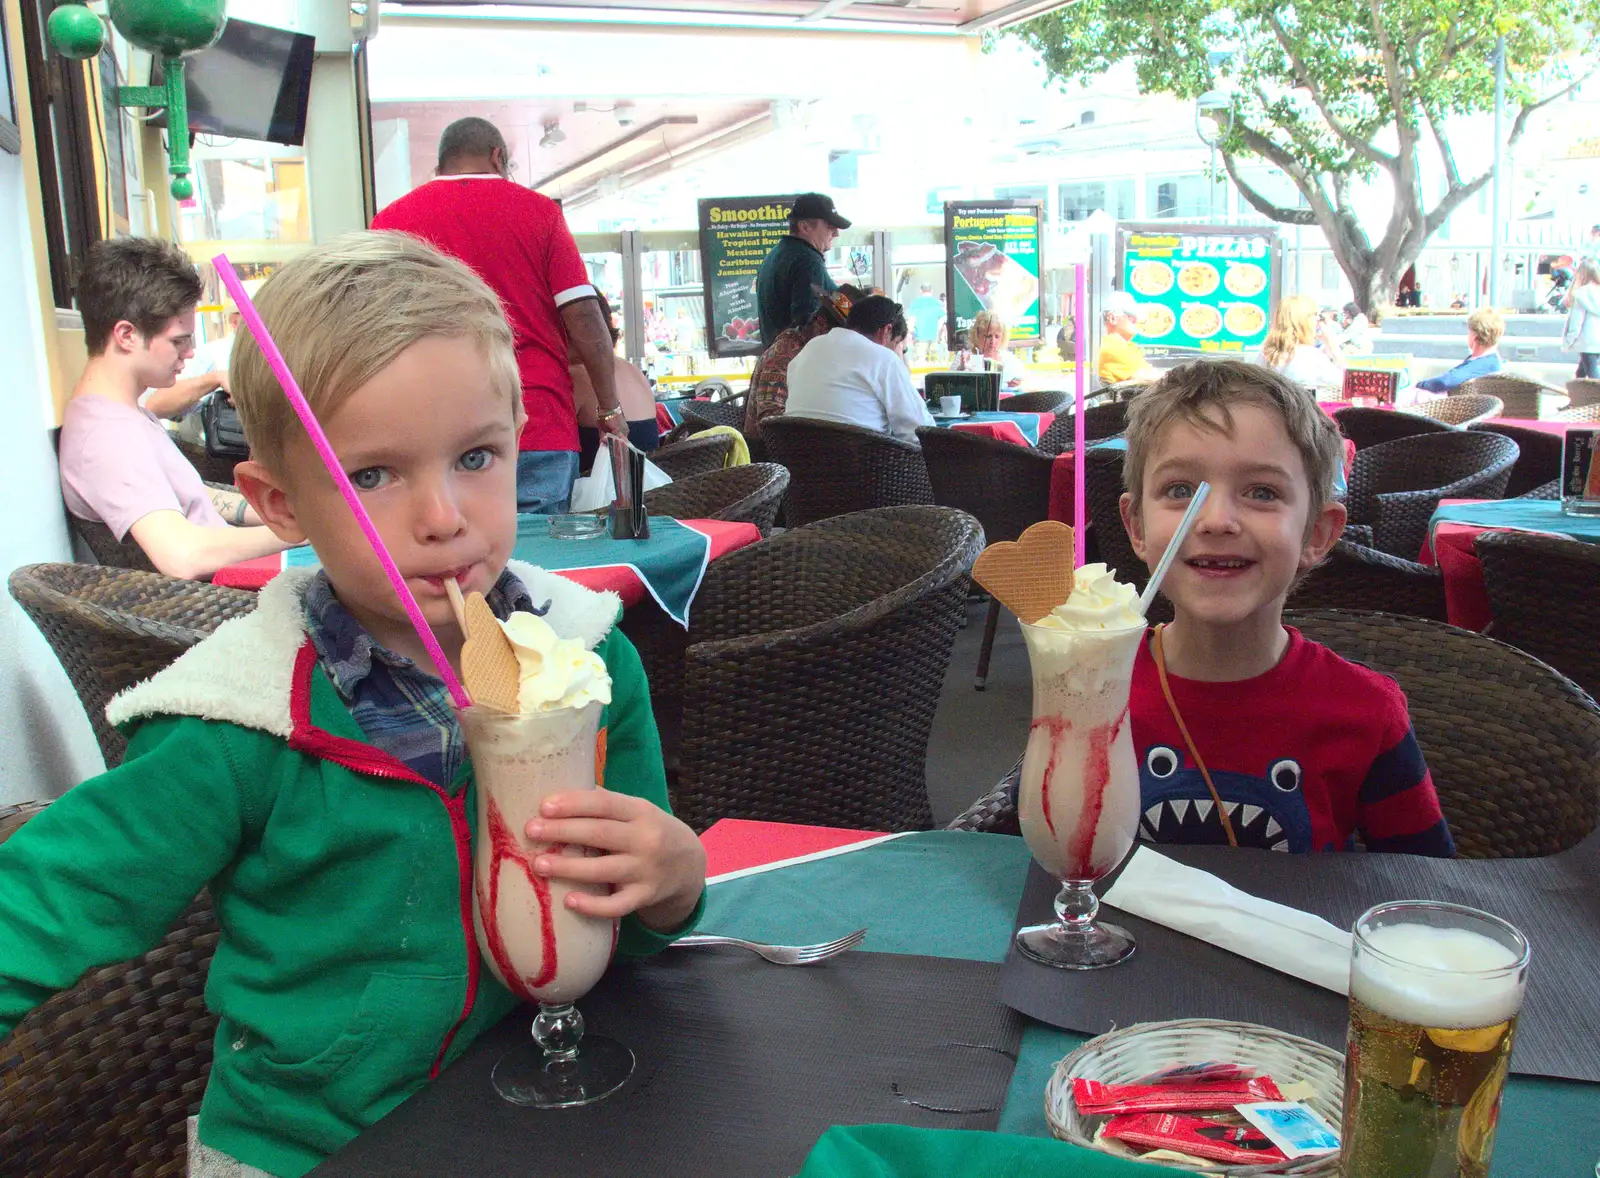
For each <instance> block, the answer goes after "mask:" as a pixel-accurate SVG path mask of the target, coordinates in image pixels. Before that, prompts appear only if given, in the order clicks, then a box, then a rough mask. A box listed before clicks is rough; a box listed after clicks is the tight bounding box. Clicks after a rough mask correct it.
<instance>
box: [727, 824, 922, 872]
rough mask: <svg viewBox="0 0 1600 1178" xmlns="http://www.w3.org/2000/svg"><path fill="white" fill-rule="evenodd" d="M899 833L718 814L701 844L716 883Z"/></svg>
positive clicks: (862, 846) (822, 855)
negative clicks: (753, 819) (755, 819)
mask: <svg viewBox="0 0 1600 1178" xmlns="http://www.w3.org/2000/svg"><path fill="white" fill-rule="evenodd" d="M898 837H899V836H898V835H893V834H884V833H881V832H879V831H872V830H846V829H843V828H841V827H834V826H801V825H798V824H795V823H791V822H754V821H751V820H749V819H746V818H723V819H720V820H719V821H717V822H716V823H714V824H713V825H712V826H711V828H710V829H708V830H707V831H706V832H705V833H704V834H702V835H701V836H700V844H701V846H703V847H704V848H705V851H706V880H707V882H708V883H717V882H718V881H719V880H722V879H735V878H738V877H739V876H741V875H751V874H754V873H755V872H757V871H760V870H763V869H770V868H772V867H776V866H780V865H788V864H790V863H805V862H809V861H810V860H812V859H822V858H826V857H827V856H830V855H839V854H843V853H845V852H847V851H855V850H861V849H863V848H865V847H870V846H875V845H876V844H878V843H881V842H885V841H887V840H888V839H892V838H898Z"/></svg>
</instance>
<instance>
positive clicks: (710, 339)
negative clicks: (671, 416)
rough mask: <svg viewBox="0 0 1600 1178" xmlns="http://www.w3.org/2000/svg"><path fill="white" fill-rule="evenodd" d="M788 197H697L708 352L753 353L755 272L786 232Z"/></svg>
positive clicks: (756, 341)
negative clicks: (698, 200) (705, 198)
mask: <svg viewBox="0 0 1600 1178" xmlns="http://www.w3.org/2000/svg"><path fill="white" fill-rule="evenodd" d="M793 207H794V197H793V196H792V195H791V196H726V197H712V198H710V199H708V200H702V201H701V202H700V272H701V274H702V275H703V276H704V279H705V299H706V348H707V350H708V351H709V352H710V353H711V355H713V356H759V355H761V353H762V352H763V351H764V350H765V349H763V348H762V346H761V321H760V315H759V314H758V311H757V308H756V271H758V270H760V269H761V263H762V262H763V261H765V260H766V257H767V255H768V254H769V253H771V252H772V247H773V246H775V245H777V244H778V241H779V239H780V238H782V237H783V236H784V235H785V234H787V233H788V232H789V210H790V209H791V208H793Z"/></svg>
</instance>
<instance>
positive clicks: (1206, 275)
mask: <svg viewBox="0 0 1600 1178" xmlns="http://www.w3.org/2000/svg"><path fill="white" fill-rule="evenodd" d="M1221 281H1222V276H1221V275H1220V274H1218V273H1217V268H1216V267H1215V266H1213V265H1212V264H1211V263H1210V262H1185V263H1184V264H1183V265H1182V266H1180V267H1179V268H1178V289H1179V290H1181V291H1182V292H1183V293H1184V294H1186V295H1191V296H1193V297H1195V298H1199V297H1201V296H1202V295H1208V294H1210V293H1211V292H1212V291H1214V290H1216V289H1217V285H1218V284H1219V283H1220V282H1221Z"/></svg>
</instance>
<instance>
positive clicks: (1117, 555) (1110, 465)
mask: <svg viewBox="0 0 1600 1178" xmlns="http://www.w3.org/2000/svg"><path fill="white" fill-rule="evenodd" d="M1124 453H1125V451H1122V450H1112V449H1109V448H1101V449H1097V450H1090V451H1089V463H1088V465H1087V466H1085V467H1084V468H1083V494H1084V498H1085V499H1087V500H1088V503H1087V504H1086V505H1085V506H1086V507H1087V509H1088V517H1089V525H1090V527H1091V528H1093V530H1094V536H1093V539H1094V543H1095V547H1096V549H1097V550H1098V551H1099V554H1100V559H1101V560H1103V561H1105V563H1106V564H1107V566H1109V567H1110V569H1111V571H1112V572H1113V573H1115V574H1116V576H1117V580H1119V581H1122V582H1124V583H1126V584H1129V585H1132V586H1134V587H1135V588H1136V589H1138V590H1139V592H1141V593H1143V592H1144V587H1145V585H1146V584H1147V583H1148V582H1149V580H1150V569H1149V567H1148V566H1147V565H1146V564H1145V563H1144V561H1142V560H1140V559H1139V557H1138V555H1137V554H1136V553H1135V552H1134V550H1133V541H1132V540H1130V539H1129V538H1128V529H1127V528H1126V527H1125V526H1124V525H1123V523H1122V491H1123V485H1122V459H1123V455H1124ZM1148 616H1149V618H1150V622H1151V624H1152V625H1154V624H1155V623H1157V622H1170V621H1172V602H1170V601H1168V600H1167V597H1166V594H1164V593H1157V594H1156V599H1155V600H1154V601H1152V602H1151V603H1150V613H1149V615H1148Z"/></svg>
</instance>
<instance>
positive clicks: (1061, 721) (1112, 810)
mask: <svg viewBox="0 0 1600 1178" xmlns="http://www.w3.org/2000/svg"><path fill="white" fill-rule="evenodd" d="M1144 633H1145V627H1144V626H1142V625H1140V626H1133V627H1128V628H1125V629H1119V630H1062V629H1056V628H1053V627H1051V626H1041V625H1027V624H1023V626H1022V637H1023V640H1024V641H1025V642H1026V643H1027V647H1028V662H1029V664H1030V665H1031V667H1032V669H1033V726H1032V729H1031V731H1030V732H1029V734H1028V748H1027V752H1026V753H1024V755H1023V758H1022V778H1021V781H1020V783H1019V785H1018V789H1017V816H1018V820H1019V822H1020V824H1021V826H1022V837H1023V839H1024V840H1026V842H1027V844H1028V850H1030V851H1032V852H1033V857H1034V859H1036V860H1037V861H1038V863H1039V866H1040V867H1043V868H1044V869H1045V870H1046V871H1048V872H1049V873H1050V874H1051V875H1053V876H1055V878H1057V879H1059V880H1060V881H1061V891H1060V893H1059V894H1058V895H1057V896H1056V901H1055V910H1056V918H1057V919H1056V920H1055V921H1054V922H1053V923H1051V924H1039V925H1032V926H1030V927H1028V928H1024V929H1021V930H1019V931H1018V933H1017V936H1016V944H1017V949H1018V951H1019V952H1021V953H1022V954H1023V955H1024V956H1026V957H1030V958H1032V959H1033V960H1034V961H1038V962H1041V963H1043V964H1045V965H1053V966H1057V967H1059V968H1061V969H1100V968H1102V967H1103V966H1107V965H1115V964H1116V963H1117V962H1119V961H1121V960H1123V959H1124V958H1126V957H1127V956H1128V955H1129V954H1131V953H1132V952H1133V950H1134V939H1133V934H1131V933H1129V932H1128V931H1127V930H1126V929H1123V928H1119V927H1118V926H1116V925H1114V924H1102V923H1100V922H1099V921H1097V920H1096V919H1095V914H1096V912H1097V911H1098V909H1099V906H1100V902H1099V900H1098V899H1097V898H1096V897H1095V894H1094V890H1093V887H1092V885H1093V884H1094V882H1095V881H1096V880H1098V879H1100V878H1101V877H1102V876H1105V875H1106V874H1108V873H1109V872H1110V871H1112V870H1113V869H1114V868H1115V867H1116V866H1117V864H1119V863H1121V862H1122V860H1123V858H1124V856H1126V855H1127V853H1128V850H1129V849H1130V848H1131V847H1132V846H1133V840H1134V837H1135V836H1136V835H1137V834H1138V830H1139V769H1138V762H1137V760H1136V759H1135V757H1134V753H1133V734H1132V730H1131V725H1130V723H1129V720H1128V693H1129V691H1130V689H1131V687H1132V684H1133V664H1134V660H1135V659H1136V658H1137V657H1138V653H1139V643H1140V641H1141V640H1142V639H1143V638H1144Z"/></svg>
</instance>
